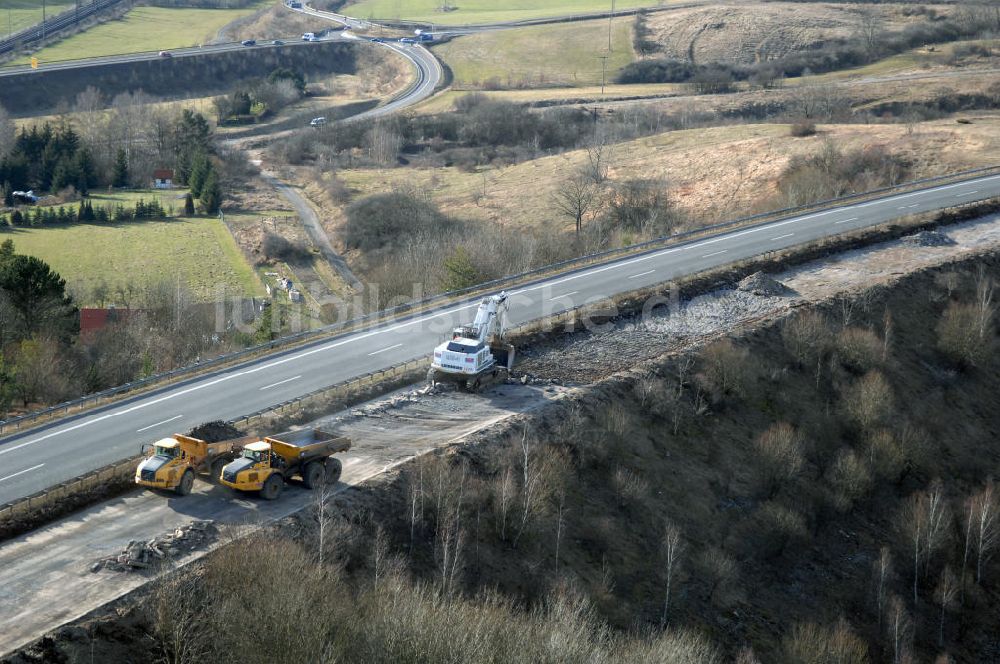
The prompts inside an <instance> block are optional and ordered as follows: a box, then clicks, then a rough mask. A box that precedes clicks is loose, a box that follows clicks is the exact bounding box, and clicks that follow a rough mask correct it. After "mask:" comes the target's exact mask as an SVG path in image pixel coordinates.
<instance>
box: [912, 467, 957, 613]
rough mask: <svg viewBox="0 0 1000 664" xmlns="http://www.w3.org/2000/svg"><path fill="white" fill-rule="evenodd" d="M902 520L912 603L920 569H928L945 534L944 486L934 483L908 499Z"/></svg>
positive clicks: (915, 600) (935, 481) (946, 532)
mask: <svg viewBox="0 0 1000 664" xmlns="http://www.w3.org/2000/svg"><path fill="white" fill-rule="evenodd" d="M904 518H905V520H906V524H907V530H908V537H909V542H910V548H911V551H912V553H913V601H914V603H916V602H917V599H918V596H917V588H918V583H919V580H920V573H921V567H923V568H925V571H926V570H927V569H929V567H930V562H931V559H932V558H933V557H934V554H935V553H936V552H937V551H938V550H940V548H941V546H942V545H943V544H944V542H945V539H946V537H947V534H948V531H947V524H948V509H947V504H946V503H945V496H944V484H942V482H941V481H940V480H934V481H933V482H932V483H931V486H930V488H928V489H927V490H926V491H921V492H919V493H917V494H915V495H913V496H911V498H910V500H909V502H908V503H907V508H906V510H905V516H904Z"/></svg>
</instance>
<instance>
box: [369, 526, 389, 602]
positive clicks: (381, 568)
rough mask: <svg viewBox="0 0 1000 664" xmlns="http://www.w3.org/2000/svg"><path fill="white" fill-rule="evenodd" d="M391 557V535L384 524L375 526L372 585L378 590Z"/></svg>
mask: <svg viewBox="0 0 1000 664" xmlns="http://www.w3.org/2000/svg"><path fill="white" fill-rule="evenodd" d="M388 559H389V536H388V535H387V534H386V532H385V530H384V529H383V528H382V526H376V527H375V538H374V539H373V540H372V585H373V587H374V588H375V590H378V584H379V581H380V580H381V579H382V578H383V577H384V576H385V571H386V566H387V562H388Z"/></svg>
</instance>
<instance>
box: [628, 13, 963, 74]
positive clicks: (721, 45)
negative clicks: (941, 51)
mask: <svg viewBox="0 0 1000 664" xmlns="http://www.w3.org/2000/svg"><path fill="white" fill-rule="evenodd" d="M933 10H934V11H935V12H937V13H938V14H940V15H946V14H947V13H948V12H949V11H950V10H951V8H950V7H949V6H947V5H943V6H935V7H934V8H933ZM921 20H926V17H925V16H922V15H919V14H917V13H916V12H913V11H912V8H907V7H904V6H901V5H864V6H861V5H850V4H821V3H815V4H813V3H798V2H795V3H782V2H771V3H766V4H757V5H753V6H746V5H729V6H718V7H710V8H695V9H682V10H678V11H675V12H661V13H655V14H651V15H650V16H649V18H648V19H647V22H646V25H647V27H648V29H649V31H650V33H651V34H650V36H649V39H650V40H651V41H652V42H655V43H656V44H657V45H658V46H659V48H660V53H659V54H658V55H661V56H667V57H670V58H675V59H678V60H691V61H693V62H697V63H707V62H734V63H740V64H753V63H755V62H760V61H766V60H773V59H776V58H781V57H784V56H786V55H788V54H790V53H796V52H800V51H809V50H814V49H818V48H822V47H823V46H824V45H825V44H828V43H829V42H831V41H835V40H838V39H847V38H850V37H854V36H856V35H858V34H859V33H860V32H861V30H862V27H863V26H864V25H865V22H866V21H868V22H869V23H871V24H873V25H876V26H877V27H878V29H880V30H882V29H885V30H893V31H895V30H899V29H901V28H903V27H905V26H906V25H907V24H910V23H914V22H917V21H921Z"/></svg>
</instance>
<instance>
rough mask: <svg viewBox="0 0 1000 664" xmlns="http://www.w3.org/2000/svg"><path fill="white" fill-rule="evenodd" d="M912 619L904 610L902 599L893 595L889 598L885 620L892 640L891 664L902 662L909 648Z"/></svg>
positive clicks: (900, 663)
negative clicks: (887, 613)
mask: <svg viewBox="0 0 1000 664" xmlns="http://www.w3.org/2000/svg"><path fill="white" fill-rule="evenodd" d="M912 629H913V621H912V620H911V619H910V614H909V613H907V611H906V605H905V604H904V603H903V600H902V599H900V598H899V597H897V596H895V595H893V596H892V597H891V598H890V599H889V615H888V617H887V620H886V630H887V632H888V636H889V639H890V640H891V642H892V661H893V664H902V663H903V662H904V661H906V657H907V655H908V654H909V650H910V637H911V636H912Z"/></svg>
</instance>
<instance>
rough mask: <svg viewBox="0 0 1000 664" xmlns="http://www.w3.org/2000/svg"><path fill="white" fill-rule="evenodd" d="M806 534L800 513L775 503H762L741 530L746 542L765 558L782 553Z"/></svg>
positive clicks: (774, 556)
mask: <svg viewBox="0 0 1000 664" xmlns="http://www.w3.org/2000/svg"><path fill="white" fill-rule="evenodd" d="M806 534H807V531H806V523H805V519H803V518H802V515H801V514H799V513H798V512H795V511H793V510H790V509H788V508H787V507H785V506H784V505H779V504H777V503H764V504H763V505H762V506H761V507H760V509H758V510H757V511H756V512H754V515H753V516H752V517H751V518H750V519H749V520H748V521H747V522H746V523H745V526H744V531H743V535H744V538H745V540H746V542H747V544H748V545H749V546H750V547H752V548H753V550H754V552H755V553H756V554H757V555H758V556H760V557H761V558H765V559H767V558H776V557H778V556H780V555H782V554H783V553H784V552H785V551H786V550H787V549H788V546H789V545H790V544H792V543H793V542H796V541H799V540H802V539H804V538H805V537H806Z"/></svg>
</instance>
